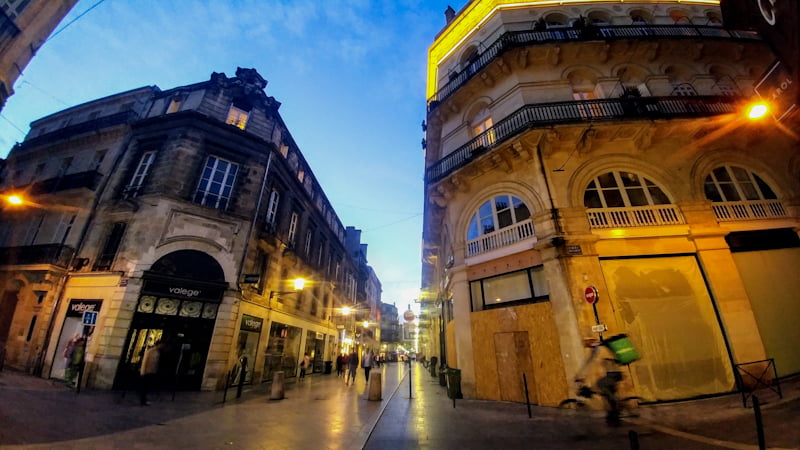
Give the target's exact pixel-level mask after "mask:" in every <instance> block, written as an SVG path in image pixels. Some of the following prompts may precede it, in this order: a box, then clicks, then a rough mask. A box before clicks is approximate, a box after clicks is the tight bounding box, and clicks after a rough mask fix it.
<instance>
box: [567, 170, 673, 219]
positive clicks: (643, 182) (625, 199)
mask: <svg viewBox="0 0 800 450" xmlns="http://www.w3.org/2000/svg"><path fill="white" fill-rule="evenodd" d="M623 172H624V173H629V174H633V175H635V176H636V177H637V179H638V181H639V184H638V185H635V186H634V185H630V186H627V185H625V182H624V181H623V179H622V177H621V175H620V173H623ZM608 174H612V175H613V179H614V182H615V185H614V186H609V187H604V186H603V185H602V183H601V182H600V177H601V176H605V175H608ZM647 182H649V183H651V184H647ZM592 184H594V187H592V188H590V186H591V185H592ZM651 187H655V188H656V189H658V190H659V191H660V192H661V194H662V195H663V196H664V197H665V198H666V199H667V200H668V201H669V202H668V203H656V202H655V201H654V200H653V194H652V193H651V192H650V188H651ZM637 188H638V189H641V190H642V192H643V193H644V196H645V198H646V199H647V204H646V205H633V204H632V202H631V199H630V196H629V195H628V190H633V189H637ZM590 190H593V191H596V192H597V194H598V195H597V198H599V200H600V204H601V206H599V207H590V206H587V205H586V194H587V192H589V191H590ZM611 191H616V192H618V193H619V198H620V199H621V200H622V206H608V199H607V198H606V196H605V195H604V194H603V193H604V192H611ZM674 204H675V202H674V201H673V200H672V198H671V197H670V195H669V194H668V193H667V191H665V190H664V189H663V188H662V187H661V186H660V185H659V184H658V183H656V182H655V181H653V180H651V179H650V178H648V177H646V176H644V175H642V174H640V173H638V172H633V171H629V170H612V171H610V172H602V173H598V174H596V175H595V176H594V177H593V178H592V180H591V181H590V182H589V183H588V184H587V185H586V187H585V188H584V189H583V207H584V208H586V209H600V210H604V209H614V208H642V207H654V206H660V205H674Z"/></svg>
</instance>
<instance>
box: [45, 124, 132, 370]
mask: <svg viewBox="0 0 800 450" xmlns="http://www.w3.org/2000/svg"><path fill="white" fill-rule="evenodd" d="M128 126H129V127H130V124H129V125H128ZM131 140H132V137H131V131H130V130H128V137H126V138H125V140H124V141H123V144H122V145H121V146H120V151H119V154H118V155H117V157H116V159H115V160H114V163H113V164H112V165H111V169H110V170H109V171H108V176H107V177H104V178H103V180H102V181H101V182H100V186H98V188H97V195H95V197H94V202H93V203H92V207H91V209H89V217H87V218H86V223H85V224H84V225H83V229H82V230H81V234H80V236H79V237H78V243H77V244H76V245H75V251H74V252H73V253H72V256H71V257H70V258H69V261H67V267H66V270H65V271H64V278H63V279H62V281H61V283H60V284H59V287H58V289H57V291H56V292H57V295H56V301H55V303H54V304H53V309H52V313H51V314H50V321H49V323H48V325H47V333H46V334H45V340H44V343H43V345H42V351H41V352H40V353H39V357H38V358H37V360H36V364H35V365H34V367H33V373H34V375H38V376H41V375H42V370H43V369H44V359H45V357H46V354H47V352H48V351H49V347H50V340H51V339H52V337H53V331H54V329H55V326H56V318H57V317H56V316H57V314H58V309H59V308H60V307H61V303H62V302H63V301H64V291H65V290H66V287H67V281H68V280H69V278H70V277H71V275H70V271H71V270H72V266H73V264H74V262H75V258H76V257H77V256H78V254H80V252H81V250H82V249H83V245H84V243H85V241H86V235H87V234H88V233H89V228H90V226H91V224H92V222H94V219H95V217H96V216H97V205H99V204H100V200H101V199H102V197H103V194H105V191H106V188H107V187H108V183H109V180H110V179H111V177H113V176H114V174H115V173H116V171H117V168H118V167H119V164H120V162H121V161H122V158H123V157H124V156H125V154H126V153H127V149H128V146H129V145H130V143H131ZM59 252H60V249H59Z"/></svg>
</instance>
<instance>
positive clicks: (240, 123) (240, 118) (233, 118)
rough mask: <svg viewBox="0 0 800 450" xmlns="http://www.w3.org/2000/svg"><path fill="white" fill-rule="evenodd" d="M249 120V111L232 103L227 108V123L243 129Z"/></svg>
mask: <svg viewBox="0 0 800 450" xmlns="http://www.w3.org/2000/svg"><path fill="white" fill-rule="evenodd" d="M249 120H250V111H246V110H244V109H242V108H239V107H237V106H236V105H233V104H232V105H231V107H230V108H228V115H227V117H226V118H225V123H227V124H228V125H233V126H235V127H236V128H238V129H240V130H244V129H245V127H247V122H248V121H249Z"/></svg>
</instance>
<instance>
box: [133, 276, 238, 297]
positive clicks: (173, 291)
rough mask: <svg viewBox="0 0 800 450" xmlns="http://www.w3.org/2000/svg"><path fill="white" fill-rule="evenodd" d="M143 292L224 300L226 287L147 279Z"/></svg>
mask: <svg viewBox="0 0 800 450" xmlns="http://www.w3.org/2000/svg"><path fill="white" fill-rule="evenodd" d="M142 293H143V294H148V295H154V296H158V297H170V298H180V299H186V300H205V301H212V302H220V301H222V296H223V294H224V293H225V289H224V288H222V287H216V286H202V285H193V284H187V283H185V282H184V283H181V282H175V283H170V282H164V281H155V280H145V282H144V286H142Z"/></svg>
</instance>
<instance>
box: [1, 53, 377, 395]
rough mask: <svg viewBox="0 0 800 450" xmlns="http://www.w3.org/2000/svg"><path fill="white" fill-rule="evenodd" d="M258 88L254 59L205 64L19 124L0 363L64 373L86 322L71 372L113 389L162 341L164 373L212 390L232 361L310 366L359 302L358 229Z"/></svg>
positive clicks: (6, 221) (349, 334)
mask: <svg viewBox="0 0 800 450" xmlns="http://www.w3.org/2000/svg"><path fill="white" fill-rule="evenodd" d="M266 85H267V81H266V80H265V79H264V78H262V77H261V75H260V74H259V73H258V72H257V71H256V70H255V69H245V68H239V69H237V71H236V76H234V77H229V76H227V75H225V74H224V73H216V72H215V73H213V74H211V77H210V78H209V79H208V80H207V81H204V82H200V83H195V84H191V85H187V86H179V87H175V88H172V89H169V90H161V89H160V88H158V87H156V86H148V87H142V88H138V89H134V90H131V91H127V92H122V93H118V94H114V95H111V96H108V97H106V98H102V99H98V100H94V101H91V102H88V103H85V104H82V105H78V106H75V107H73V108H70V109H67V110H64V111H61V112H58V113H55V114H53V115H51V116H48V117H45V118H42V119H39V120H37V121H36V122H34V123H33V124H32V125H31V131H30V133H29V134H28V136H27V137H26V139H25V141H23V142H22V143H20V144H18V145H17V146H15V147H14V148H13V149H12V151H11V153H10V154H9V157H8V159H7V161H6V167H5V170H4V172H3V174H2V175H3V176H2V178H1V180H2V183H1V184H0V186H1V187H2V189H0V193H1V194H4V195H8V194H11V193H21V194H22V195H23V196H24V197H25V198H26V199H27V201H26V202H25V204H23V205H19V206H18V207H13V208H12V207H5V208H4V209H3V210H1V211H0V214H2V221H1V222H0V292H2V297H0V350H5V358H4V359H5V363H6V364H7V365H9V366H11V367H15V368H17V369H20V370H25V371H29V372H32V373H38V374H41V375H42V376H44V377H50V378H56V379H58V378H62V377H64V375H65V373H64V369H65V366H66V361H65V358H64V357H63V354H64V349H65V348H66V346H67V343H68V342H69V341H70V339H71V338H73V337H74V336H75V335H80V334H89V335H90V339H89V342H88V345H87V366H86V377H85V379H84V382H85V384H86V385H87V386H88V387H92V388H100V389H107V388H112V387H117V388H126V387H131V386H132V385H133V383H135V380H136V374H137V371H138V368H139V365H140V363H141V357H142V353H143V350H144V348H145V346H147V345H152V344H153V343H154V342H155V341H157V340H163V341H165V342H167V344H168V345H167V350H166V351H165V352H164V354H163V355H162V362H161V364H160V366H161V370H162V371H163V373H162V376H163V377H164V380H165V381H166V382H168V383H172V384H174V386H175V387H176V388H178V389H192V390H197V389H203V390H213V389H219V388H222V387H223V386H224V385H225V383H226V380H229V374H231V373H233V374H239V373H241V372H240V371H239V369H240V367H241V363H242V362H243V361H244V358H246V359H247V372H246V376H245V382H249V383H257V382H261V381H271V380H272V378H273V374H274V373H275V372H277V371H283V372H284V373H285V376H286V377H287V378H291V377H294V376H295V375H296V374H297V371H298V363H299V361H300V360H301V359H302V358H303V356H304V355H309V357H310V358H311V361H312V363H313V367H312V368H311V369H312V371H313V372H323V371H324V370H325V367H326V366H325V363H326V362H330V361H332V360H333V359H335V357H336V353H337V352H338V351H341V350H342V349H343V345H344V342H345V341H348V342H353V341H354V330H350V329H345V327H344V326H343V322H342V321H343V320H344V318H343V317H341V314H336V311H337V309H340V308H341V307H343V306H348V307H350V308H353V309H355V308H359V305H358V304H357V303H356V301H357V296H356V292H358V291H359V290H364V289H367V287H366V286H360V287H359V286H357V281H356V280H357V275H358V272H359V270H366V269H363V268H361V267H360V266H359V264H363V265H365V266H366V250H365V249H364V252H363V255H362V256H361V260H360V261H358V262H356V261H355V260H354V259H353V258H352V257H351V256H350V254H349V252H348V247H347V244H351V245H355V246H356V247H359V248H361V246H362V245H363V244H361V243H360V235H359V234H358V233H357V231H358V230H356V229H355V228H352V227H347V228H346V227H345V226H343V225H342V223H341V221H340V220H339V218H338V216H337V215H336V212H335V211H334V209H333V207H332V205H331V203H330V202H329V201H328V198H327V197H326V195H325V193H324V191H323V190H322V187H321V186H320V184H319V183H318V181H317V180H316V178H315V176H314V173H313V172H312V170H311V167H310V165H309V164H308V162H307V161H306V160H305V158H304V157H303V154H302V153H301V152H300V149H299V148H298V146H297V144H296V143H295V141H294V139H293V137H292V135H291V134H290V133H289V131H288V128H287V126H286V124H285V123H284V122H283V119H282V118H281V116H280V114H279V113H278V108H279V107H280V103H279V102H278V101H276V100H275V99H274V98H273V97H270V96H267V95H266V93H265V88H266ZM350 233H354V234H355V236H354V237H352V238H351V237H349V236H348V235H349V234H350ZM363 246H364V248H365V247H366V246H365V245H363ZM366 267H368V266H366ZM298 277H302V278H304V279H306V280H307V281H308V283H307V284H306V286H305V287H304V288H303V290H300V291H296V290H294V289H293V287H292V283H291V281H292V280H293V279H296V278H298ZM373 282H374V283H376V285H377V286H380V282H379V281H378V280H377V276H375V279H374V280H373ZM375 295H377V296H378V297H379V296H380V290H379V289H378V290H377V292H376V293H375ZM369 307H370V306H369V305H368V304H365V305H363V307H361V308H360V309H362V310H365V309H368V308H369ZM87 310H89V311H95V312H97V313H98V316H97V323H96V325H95V326H94V327H86V326H84V325H83V323H82V314H83V312H84V311H87ZM365 314H366V315H367V316H369V312H365ZM376 314H377V312H376V311H373V312H372V315H376ZM237 376H238V375H237Z"/></svg>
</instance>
